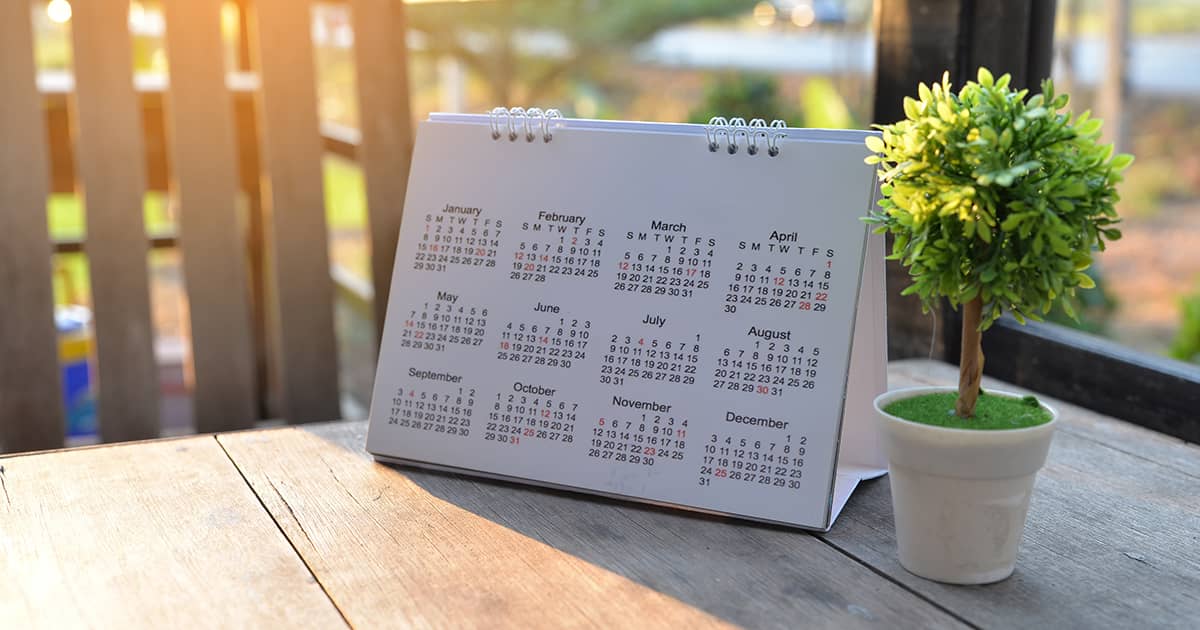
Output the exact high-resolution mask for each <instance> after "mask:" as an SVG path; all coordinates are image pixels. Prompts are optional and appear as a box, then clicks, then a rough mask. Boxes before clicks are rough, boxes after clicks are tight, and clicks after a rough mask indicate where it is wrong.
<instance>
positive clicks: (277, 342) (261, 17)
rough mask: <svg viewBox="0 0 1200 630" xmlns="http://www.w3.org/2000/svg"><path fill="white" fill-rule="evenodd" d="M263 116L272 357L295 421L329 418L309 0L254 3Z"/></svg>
mask: <svg viewBox="0 0 1200 630" xmlns="http://www.w3.org/2000/svg"><path fill="white" fill-rule="evenodd" d="M251 10H252V11H253V17H254V19H253V20H252V22H253V23H254V28H253V29H252V30H253V37H254V44H255V45H254V46H252V48H251V50H252V52H253V53H254V56H255V61H256V63H255V65H256V66H257V67H258V69H259V75H260V77H261V81H262V89H261V90H260V91H259V103H258V119H259V125H258V128H259V134H260V142H261V143H262V165H263V182H264V185H263V211H264V212H265V213H266V214H267V217H268V219H267V224H266V228H267V229H266V232H267V233H266V239H265V240H266V250H267V262H268V267H269V269H268V272H269V273H268V283H267V284H268V286H267V288H268V295H267V298H266V301H267V308H268V312H269V313H270V317H269V321H270V323H271V326H270V331H269V333H270V335H271V340H272V342H273V343H272V344H271V345H272V346H273V347H272V352H271V362H272V366H273V368H274V369H273V370H272V372H273V374H274V375H275V378H276V379H277V385H278V387H279V392H280V408H281V411H282V413H283V416H284V418H285V419H287V420H288V421H289V422H310V421H319V420H333V419H336V418H338V417H339V416H340V412H339V405H338V366H337V363H338V357H337V343H336V340H335V339H334V331H333V281H332V280H331V279H330V277H329V253H328V250H327V247H328V240H327V231H328V230H327V229H326V227H325V207H324V203H325V196H324V186H323V184H322V181H321V177H322V172H321V148H322V145H321V138H320V135H319V124H318V118H317V93H316V77H315V74H316V71H315V69H314V66H313V51H312V39H311V32H312V28H311V20H312V14H311V11H310V10H311V3H310V2H308V1H307V0H305V1H302V2H295V1H294V0H258V1H257V2H255V3H254V5H253V6H252V7H251Z"/></svg>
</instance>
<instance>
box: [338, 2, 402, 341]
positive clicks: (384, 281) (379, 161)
mask: <svg viewBox="0 0 1200 630" xmlns="http://www.w3.org/2000/svg"><path fill="white" fill-rule="evenodd" d="M350 10H351V12H352V14H353V18H352V19H353V20H354V54H355V58H356V59H357V63H355V68H356V69H357V75H356V76H357V82H358V103H359V110H360V115H359V118H360V126H361V129H362V143H361V144H360V145H359V156H360V164H361V165H362V169H363V176H364V177H365V178H366V182H367V215H368V217H369V219H370V225H371V275H372V284H373V286H374V287H375V328H376V340H378V339H379V338H380V336H381V335H382V334H383V321H384V315H385V313H386V312H387V303H388V290H389V289H390V288H391V283H392V265H393V263H394V262H395V258H396V242H397V240H398V239H399V237H400V215H401V214H402V213H403V212H404V195H405V192H406V191H407V189H408V169H409V166H410V162H411V159H412V145H413V137H412V114H411V110H410V108H409V98H408V43H407V40H406V38H405V33H407V32H408V29H407V25H406V22H405V18H404V3H403V2H396V1H394V0H351V2H350Z"/></svg>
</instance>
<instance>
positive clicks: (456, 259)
mask: <svg viewBox="0 0 1200 630" xmlns="http://www.w3.org/2000/svg"><path fill="white" fill-rule="evenodd" d="M482 213H483V210H482V209H481V208H472V207H464V206H454V205H450V204H446V207H445V208H442V210H441V211H440V212H438V213H436V214H435V213H430V214H426V215H425V225H424V232H423V233H422V234H421V239H420V240H419V241H418V242H417V251H416V254H415V255H414V259H413V266H412V268H413V270H415V271H446V270H448V269H450V268H451V267H484V268H489V267H495V266H496V253H497V251H498V250H499V247H500V232H501V228H503V227H504V221H503V220H502V219H490V218H487V219H485V218H481V217H480V215H481V214H482Z"/></svg>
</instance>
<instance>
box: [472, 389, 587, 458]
mask: <svg viewBox="0 0 1200 630" xmlns="http://www.w3.org/2000/svg"><path fill="white" fill-rule="evenodd" d="M557 394H558V390H557V389H554V388H549V387H543V386H540V385H528V384H525V383H520V382H517V383H513V387H512V391H510V392H503V393H498V394H496V400H495V402H494V403H492V409H491V411H490V412H488V420H487V423H486V424H485V425H484V433H483V439H484V440H485V441H488V442H495V443H497V444H507V445H509V446H520V445H522V444H526V445H528V444H536V443H539V442H540V443H558V444H570V443H572V442H574V441H575V414H576V412H577V411H578V410H579V403H577V402H568V401H565V400H559V399H558V397H557Z"/></svg>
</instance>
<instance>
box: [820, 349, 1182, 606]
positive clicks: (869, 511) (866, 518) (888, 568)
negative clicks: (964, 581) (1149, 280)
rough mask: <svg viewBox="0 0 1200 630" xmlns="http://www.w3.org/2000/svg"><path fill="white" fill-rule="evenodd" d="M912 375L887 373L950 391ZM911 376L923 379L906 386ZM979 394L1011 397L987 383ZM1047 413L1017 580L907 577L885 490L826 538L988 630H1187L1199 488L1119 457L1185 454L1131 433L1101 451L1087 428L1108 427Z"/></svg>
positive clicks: (1080, 416)
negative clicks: (1048, 430) (1052, 422)
mask: <svg viewBox="0 0 1200 630" xmlns="http://www.w3.org/2000/svg"><path fill="white" fill-rule="evenodd" d="M924 363H926V364H927V365H930V366H932V365H934V364H933V363H932V362H924ZM917 368H918V364H917V363H915V362H914V363H909V364H905V365H903V366H899V369H893V370H892V372H891V374H890V379H891V380H890V382H891V383H892V386H893V387H899V386H905V385H910V384H923V383H924V382H925V381H927V380H937V381H942V382H945V379H943V378H942V377H941V376H935V377H933V378H929V377H928V376H925V375H924V374H920V372H919V370H918V369H917ZM933 371H936V372H939V373H940V372H944V370H943V369H942V368H941V367H937V369H936V370H931V372H933ZM914 372H917V373H918V379H919V380H917V379H913V378H910V376H909V375H910V374H912V373H914ZM984 387H993V388H1004V389H1011V388H1006V387H1003V386H1001V385H1000V384H998V383H995V382H994V381H989V382H985V383H984ZM1049 402H1050V404H1051V405H1055V406H1057V407H1059V409H1060V411H1061V412H1062V414H1063V415H1062V419H1063V426H1062V429H1061V430H1060V431H1058V433H1057V435H1055V437H1054V443H1053V446H1052V447H1051V450H1050V457H1049V461H1048V463H1047V466H1046V468H1045V469H1044V470H1043V471H1042V472H1041V474H1040V475H1039V477H1038V482H1037V486H1036V488H1035V490H1034V495H1033V504H1032V506H1031V508H1030V515H1029V521H1028V524H1027V526H1026V531H1025V538H1024V543H1023V545H1022V550H1021V555H1020V557H1019V558H1018V561H1017V570H1016V573H1015V574H1014V575H1013V577H1011V578H1009V579H1008V580H1005V581H1004V582H1001V583H999V584H995V585H992V586H987V587H977V588H963V587H957V586H947V585H942V584H937V583H934V582H929V581H926V580H923V579H921V578H918V577H915V576H913V575H911V574H909V573H908V572H906V571H905V570H904V569H903V568H902V567H901V566H900V564H899V563H898V562H897V560H896V551H895V538H894V535H893V531H894V530H893V528H892V506H891V497H890V494H889V488H888V482H887V480H886V479H884V480H881V481H877V482H872V483H869V484H867V485H865V486H864V487H863V488H861V489H860V492H859V493H857V494H856V495H855V496H854V498H852V499H851V500H850V503H849V505H848V506H847V508H846V511H845V512H844V513H843V514H842V517H841V520H839V522H838V524H837V526H836V527H835V528H834V529H833V531H832V532H830V533H829V534H825V535H824V536H823V537H824V539H825V540H827V541H829V542H830V543H831V544H833V545H835V546H836V547H837V548H839V549H841V550H843V551H845V552H846V553H849V554H851V555H853V556H854V557H855V558H858V559H859V560H861V561H862V562H864V563H866V564H868V565H870V566H872V567H874V568H875V569H876V570H878V571H880V572H881V573H882V574H884V575H886V576H888V577H891V578H892V579H895V580H897V581H899V582H900V583H902V584H904V585H905V586H907V587H909V588H911V589H913V590H914V591H916V592H917V593H919V594H921V595H922V596H924V597H928V598H929V599H931V600H932V601H936V602H938V604H939V605H941V606H944V607H946V608H947V609H948V610H950V611H952V612H953V613H955V614H957V615H959V616H960V617H962V618H963V619H965V620H966V621H968V622H970V623H972V624H976V625H979V626H983V627H989V628H990V627H1014V628H1017V627H1019V628H1051V627H1052V628H1096V627H1133V626H1153V627H1162V628H1168V627H1179V628H1189V627H1194V625H1195V621H1196V619H1200V544H1198V539H1197V532H1198V531H1200V504H1197V502H1196V497H1197V496H1198V495H1200V478H1198V477H1196V476H1194V475H1191V474H1188V473H1186V472H1183V471H1181V470H1180V469H1177V468H1175V467H1172V466H1169V465H1163V464H1159V463H1157V462H1155V461H1153V460H1152V459H1150V458H1147V457H1145V456H1136V455H1132V454H1130V453H1129V452H1126V451H1127V450H1135V451H1136V450H1139V449H1143V448H1145V449H1161V450H1162V451H1174V450H1177V449H1180V448H1184V447H1183V446H1181V445H1172V446H1170V447H1166V448H1164V445H1163V444H1161V443H1158V444H1150V440H1146V439H1144V437H1145V436H1144V435H1137V437H1133V436H1134V435H1135V434H1134V433H1130V434H1127V435H1129V436H1130V439H1129V440H1128V441H1127V442H1125V443H1124V444H1122V446H1123V448H1114V447H1112V446H1109V445H1106V444H1103V443H1101V442H1100V441H1097V439H1104V436H1103V434H1102V433H1099V432H1096V431H1093V430H1092V429H1091V427H1092V426H1101V427H1103V426H1104V425H1114V424H1117V423H1116V422H1115V421H1113V420H1110V419H1106V418H1103V417H1100V416H1097V415H1096V414H1093V413H1089V412H1086V411H1082V410H1080V409H1078V408H1076V407H1071V406H1069V405H1062V404H1058V403H1056V402H1055V401H1049ZM1105 430H1106V431H1107V430H1111V429H1105ZM1135 431H1137V430H1136V429H1135ZM1138 433H1139V434H1140V431H1138ZM1085 435H1087V437H1085ZM1134 442H1138V443H1142V444H1144V445H1145V446H1138V445H1136V444H1134ZM1147 454H1148V453H1147Z"/></svg>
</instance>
